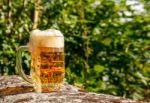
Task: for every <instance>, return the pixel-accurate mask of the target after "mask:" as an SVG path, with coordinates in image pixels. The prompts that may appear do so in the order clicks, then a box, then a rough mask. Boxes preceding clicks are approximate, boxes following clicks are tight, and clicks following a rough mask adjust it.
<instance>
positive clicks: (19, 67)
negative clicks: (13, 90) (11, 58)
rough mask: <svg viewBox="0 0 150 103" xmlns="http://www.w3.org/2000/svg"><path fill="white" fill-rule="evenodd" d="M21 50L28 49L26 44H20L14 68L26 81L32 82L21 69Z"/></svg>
mask: <svg viewBox="0 0 150 103" xmlns="http://www.w3.org/2000/svg"><path fill="white" fill-rule="evenodd" d="M23 51H28V46H20V47H19V48H18V50H17V55H16V69H17V71H18V72H19V75H20V76H21V77H22V78H23V79H24V80H25V81H27V82H29V83H33V81H32V80H31V78H29V77H28V76H27V75H26V74H25V73H24V71H23V68H22V52H23Z"/></svg>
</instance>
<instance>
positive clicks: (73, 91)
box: [0, 76, 142, 103]
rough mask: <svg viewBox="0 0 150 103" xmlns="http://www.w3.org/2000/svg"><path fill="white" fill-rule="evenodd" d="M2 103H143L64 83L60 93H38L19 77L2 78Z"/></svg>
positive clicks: (0, 86)
mask: <svg viewBox="0 0 150 103" xmlns="http://www.w3.org/2000/svg"><path fill="white" fill-rule="evenodd" d="M0 103H142V102H138V101H133V100H130V99H126V98H122V97H117V96H111V95H106V94H97V93H92V92H81V91H80V89H79V88H77V87H74V86H72V85H69V84H67V83H64V84H63V86H62V88H61V90H60V91H59V92H52V93H36V92H35V91H34V89H33V86H32V85H30V84H28V83H26V82H24V81H23V80H22V79H21V78H20V77H18V76H1V77H0Z"/></svg>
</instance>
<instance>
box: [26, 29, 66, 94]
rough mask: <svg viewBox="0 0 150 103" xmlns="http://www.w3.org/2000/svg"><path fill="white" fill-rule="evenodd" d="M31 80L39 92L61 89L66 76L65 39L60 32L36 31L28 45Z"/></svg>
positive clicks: (50, 30)
mask: <svg viewBox="0 0 150 103" xmlns="http://www.w3.org/2000/svg"><path fill="white" fill-rule="evenodd" d="M28 47H29V52H30V53H31V72H30V74H31V78H32V80H33V83H34V87H35V90H36V91H37V92H51V91H57V90H59V89H60V87H61V84H62V82H63V78H64V74H65V66H64V38H63V35H62V34H61V33H60V32H59V31H58V30H53V29H49V30H45V31H40V30H34V31H33V32H32V33H31V36H30V40H29V43H28Z"/></svg>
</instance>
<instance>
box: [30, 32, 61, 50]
mask: <svg viewBox="0 0 150 103" xmlns="http://www.w3.org/2000/svg"><path fill="white" fill-rule="evenodd" d="M28 45H29V49H30V50H31V49H34V48H36V47H54V48H60V47H64V37H63V34H62V33H61V32H60V31H59V30H55V29H48V30H44V31H41V30H38V29H35V30H33V31H32V32H31V35H30V40H29V43H28ZM31 51H32V50H31Z"/></svg>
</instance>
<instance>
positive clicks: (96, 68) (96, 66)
mask: <svg viewBox="0 0 150 103" xmlns="http://www.w3.org/2000/svg"><path fill="white" fill-rule="evenodd" d="M94 70H95V71H96V72H98V73H101V72H103V71H104V70H105V67H104V66H102V65H95V66H94Z"/></svg>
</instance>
